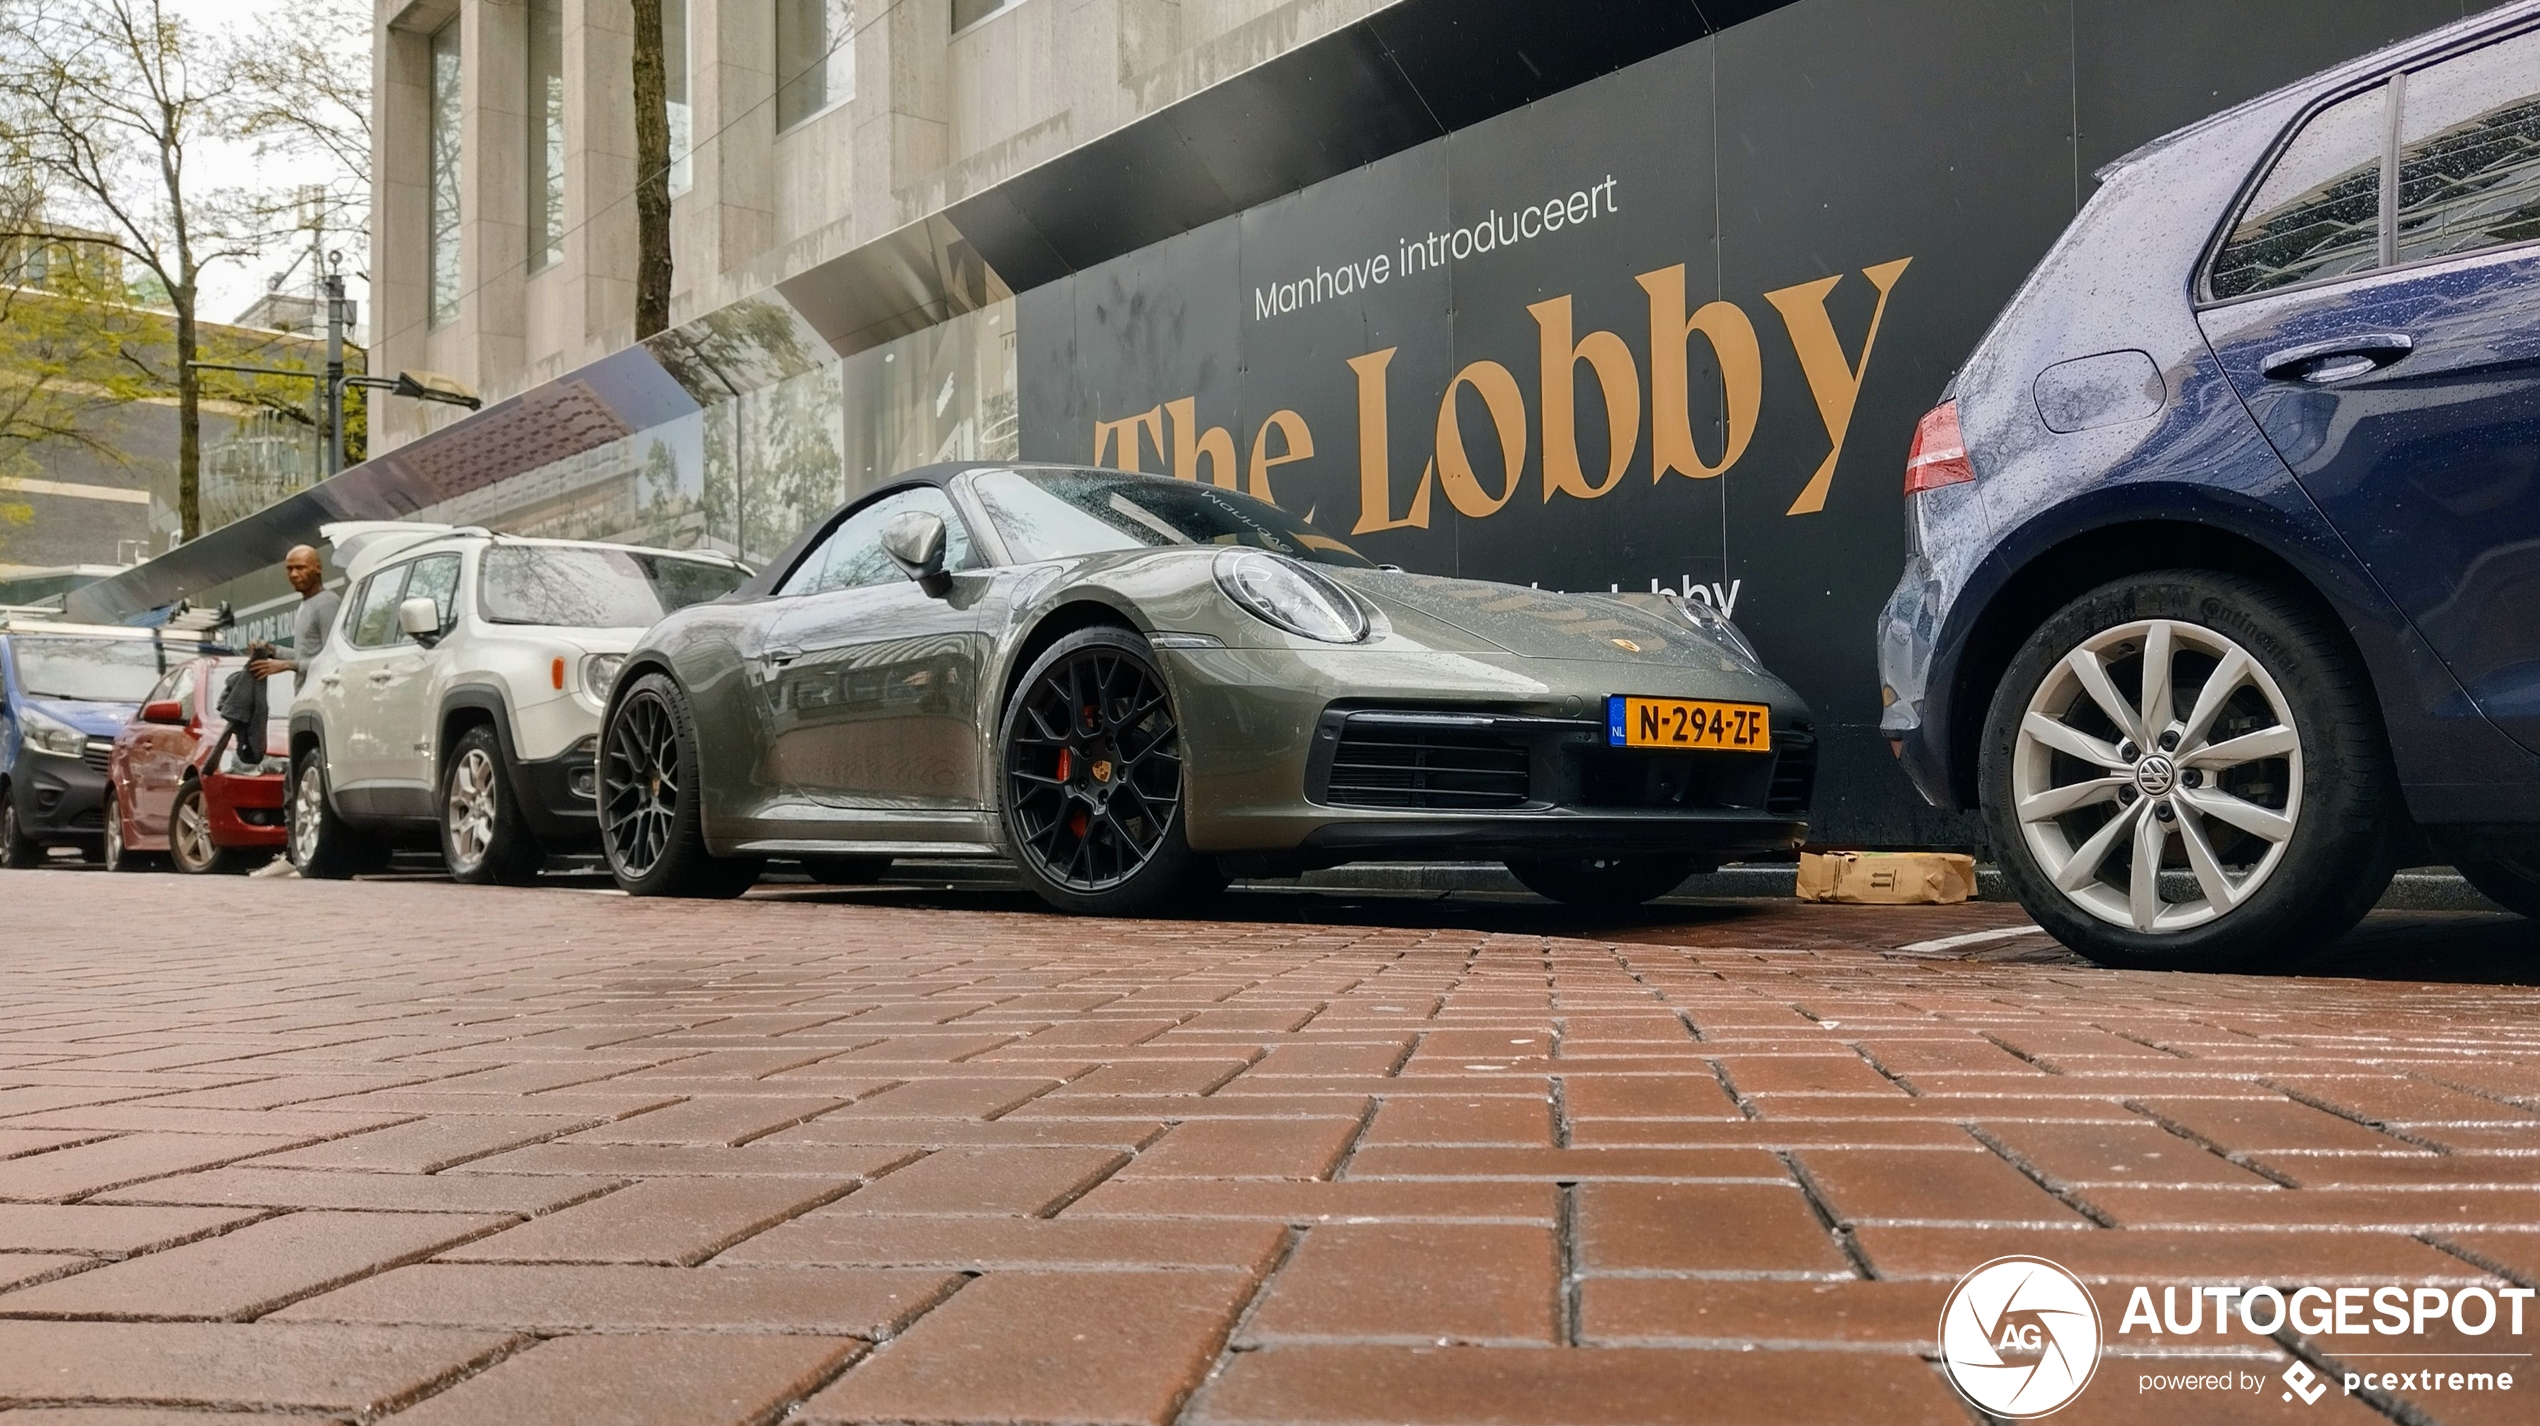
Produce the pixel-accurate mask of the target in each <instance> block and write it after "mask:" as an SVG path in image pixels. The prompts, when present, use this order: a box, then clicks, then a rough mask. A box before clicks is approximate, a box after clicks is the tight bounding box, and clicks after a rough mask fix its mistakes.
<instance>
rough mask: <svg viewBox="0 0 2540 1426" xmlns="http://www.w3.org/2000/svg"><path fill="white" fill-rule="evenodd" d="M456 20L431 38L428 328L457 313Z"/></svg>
mask: <svg viewBox="0 0 2540 1426" xmlns="http://www.w3.org/2000/svg"><path fill="white" fill-rule="evenodd" d="M459 79H460V73H459V22H458V21H456V20H452V21H451V22H450V23H448V24H446V25H443V26H442V27H441V28H440V29H439V30H437V31H435V32H434V33H433V36H432V87H431V93H430V95H429V97H428V99H427V102H428V103H429V104H430V106H431V110H432V125H431V159H430V161H431V173H430V175H429V178H428V180H427V186H428V188H429V189H430V195H429V196H430V203H431V213H430V223H431V226H430V229H429V230H428V232H427V233H426V239H427V242H428V245H429V247H430V249H431V252H430V272H431V284H432V291H431V301H432V325H433V326H436V327H438V326H441V325H443V324H444V323H447V322H451V321H454V320H456V319H457V317H458V315H459V290H460V289H459V133H460V129H461V115H462V112H463V111H462V110H461V108H460V99H459Z"/></svg>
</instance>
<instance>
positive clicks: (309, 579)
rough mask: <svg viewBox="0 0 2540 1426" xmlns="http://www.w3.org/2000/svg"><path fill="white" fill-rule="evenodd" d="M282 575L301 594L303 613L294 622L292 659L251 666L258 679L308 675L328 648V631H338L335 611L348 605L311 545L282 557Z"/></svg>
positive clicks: (297, 548) (271, 660) (299, 546)
mask: <svg viewBox="0 0 2540 1426" xmlns="http://www.w3.org/2000/svg"><path fill="white" fill-rule="evenodd" d="M282 573H283V575H284V576H285V577H286V578H288V579H289V580H290V581H291V587H292V588H293V589H295V590H298V591H299V594H300V609H299V613H298V614H297V615H295V616H294V617H293V618H292V621H291V657H289V658H287V659H272V658H268V659H258V660H256V661H255V662H254V663H251V664H249V665H247V671H248V672H249V673H252V674H254V675H255V676H256V677H258V678H271V677H273V676H274V675H275V674H277V673H287V674H291V675H293V676H294V677H297V676H298V675H300V674H302V673H304V672H306V671H307V669H308V667H309V665H310V664H311V663H312V662H314V661H315V660H316V659H317V656H318V650H320V649H323V648H325V647H326V636H327V631H329V630H331V629H333V628H334V627H335V611H336V610H337V609H338V608H340V607H341V606H342V605H343V603H344V597H343V596H342V595H340V594H337V593H336V592H335V591H334V590H332V589H329V588H327V587H326V566H325V565H324V564H323V563H321V562H320V561H319V559H318V552H317V551H315V550H313V549H310V548H309V547H308V546H307V545H294V546H292V547H291V553H289V554H287V555H284V556H283V557H282Z"/></svg>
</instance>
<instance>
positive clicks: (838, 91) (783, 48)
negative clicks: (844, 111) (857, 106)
mask: <svg viewBox="0 0 2540 1426" xmlns="http://www.w3.org/2000/svg"><path fill="white" fill-rule="evenodd" d="M776 55H777V60H776V70H777V88H776V127H777V128H778V129H779V130H784V129H790V128H792V127H793V126H795V125H796V124H799V123H801V122H802V121H803V120H805V119H808V118H810V117H811V116H812V115H814V114H817V113H820V112H821V111H822V110H824V109H828V108H832V107H834V106H836V105H839V104H844V103H846V102H847V101H848V100H850V99H853V98H854V97H855V0H776Z"/></svg>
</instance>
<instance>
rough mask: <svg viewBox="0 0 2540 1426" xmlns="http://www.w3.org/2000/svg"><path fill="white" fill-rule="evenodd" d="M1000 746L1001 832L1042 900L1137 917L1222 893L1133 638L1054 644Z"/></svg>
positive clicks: (1119, 635) (1082, 635) (1010, 716)
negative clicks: (1198, 847) (1188, 816)
mask: <svg viewBox="0 0 2540 1426" xmlns="http://www.w3.org/2000/svg"><path fill="white" fill-rule="evenodd" d="M1001 743H1002V747H1003V752H1002V756H1001V757H1000V758H999V760H998V763H999V766H1000V768H1001V769H1002V771H1003V778H1002V782H1003V787H1002V791H1003V793H1004V814H1005V824H1006V834H1007V837H1008V839H1009V841H1010V843H1011V845H1012V849H1013V852H1014V856H1015V859H1016V861H1017V862H1018V863H1019V864H1020V866H1021V869H1022V871H1023V873H1024V876H1025V879H1026V880H1028V881H1029V882H1030V883H1031V884H1032V889H1033V890H1034V891H1036V892H1038V893H1039V894H1040V895H1041V897H1042V899H1043V900H1046V901H1048V902H1050V903H1051V904H1052V905H1054V906H1057V907H1059V908H1061V909H1062V910H1067V911H1076V912H1086V913H1092V914H1095V915H1109V916H1118V915H1133V914H1136V913H1138V912H1142V911H1147V910H1151V909H1154V908H1156V907H1159V906H1162V905H1164V904H1165V903H1167V902H1168V901H1171V900H1173V899H1176V898H1179V897H1182V896H1186V895H1189V894H1192V893H1194V892H1199V891H1204V890H1207V889H1208V888H1209V886H1210V883H1211V882H1212V881H1214V882H1215V884H1216V885H1220V886H1222V885H1223V884H1224V883H1223V879H1222V877H1219V876H1218V875H1217V873H1216V868H1215V865H1214V863H1213V862H1211V861H1209V860H1208V859H1205V858H1201V857H1199V856H1196V855H1194V854H1193V853H1192V851H1191V849H1190V843H1189V841H1188V840H1187V838H1186V836H1185V833H1184V828H1183V818H1182V788H1183V771H1184V769H1183V762H1182V740H1181V726H1180V724H1179V723H1178V722H1176V721H1175V718H1174V715H1173V700H1172V697H1171V695H1170V694H1169V693H1168V692H1167V690H1166V689H1165V686H1164V676H1163V674H1162V673H1161V672H1160V671H1158V669H1157V668H1156V665H1155V661H1154V658H1153V656H1152V655H1151V654H1149V653H1148V651H1147V646H1146V641H1145V640H1143V639H1141V638H1139V637H1138V636H1137V635H1136V634H1133V633H1131V632H1130V631H1128V630H1126V629H1120V628H1113V627H1108V626H1101V627H1095V628H1090V629H1080V630H1078V631H1077V632H1075V633H1073V634H1069V635H1067V636H1066V637H1065V638H1062V639H1060V640H1059V641H1058V642H1057V643H1055V644H1053V645H1051V646H1050V648H1049V649H1048V651H1047V652H1045V653H1043V654H1042V655H1041V657H1040V658H1039V659H1038V660H1037V661H1036V662H1034V664H1033V665H1032V668H1031V670H1030V671H1029V672H1027V673H1026V674H1024V676H1023V680H1022V682H1021V684H1020V685H1019V686H1018V688H1017V690H1016V692H1015V696H1014V700H1013V702H1012V703H1011V704H1009V705H1008V706H1007V709H1006V716H1005V730H1004V737H1003V738H1002V739H1001Z"/></svg>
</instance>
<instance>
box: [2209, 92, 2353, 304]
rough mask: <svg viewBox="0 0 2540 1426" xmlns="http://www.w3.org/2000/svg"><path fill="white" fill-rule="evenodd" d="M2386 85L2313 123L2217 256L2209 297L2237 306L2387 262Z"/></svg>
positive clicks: (2332, 107)
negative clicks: (2237, 301) (2234, 300)
mask: <svg viewBox="0 0 2540 1426" xmlns="http://www.w3.org/2000/svg"><path fill="white" fill-rule="evenodd" d="M2387 90H2388V86H2387V85H2386V84H2385V85H2376V86H2374V87H2373V88H2371V89H2367V90H2365V91H2364V92H2363V93H2361V94H2354V95H2349V96H2347V97H2346V98H2344V99H2341V100H2339V101H2337V102H2336V103H2334V104H2331V105H2330V106H2328V107H2327V108H2325V109H2322V110H2321V111H2319V112H2318V113H2317V114H2314V115H2312V116H2311V120H2310V122H2309V123H2307V124H2304V125H2303V126H2302V132H2300V133H2299V134H2296V135H2294V138H2293V142H2292V143H2291V144H2290V145H2288V146H2286V148H2285V150H2284V153H2283V155H2282V156H2281V157H2279V158H2278V159H2277V160H2276V161H2275V167H2274V168H2272V169H2270V170H2268V172H2267V177H2266V181H2265V182H2263V183H2261V184H2259V185H2258V191H2257V193H2256V195H2255V196H2253V197H2252V198H2250V200H2249V206H2248V208H2247V209H2246V210H2244V211H2243V212H2242V214H2241V218H2240V221H2239V223H2238V224H2237V225H2235V226H2234V227H2233V228H2232V230H2231V236H2230V237H2228V238H2226V239H2224V240H2223V245H2222V250H2221V251H2220V252H2219V253H2216V254H2215V256H2214V270H2213V275H2212V277H2211V278H2210V279H2208V282H2207V290H2208V291H2210V292H2211V293H2212V294H2213V295H2214V296H2215V297H2217V298H2225V297H2240V296H2244V295H2246V294H2248V293H2252V292H2264V291H2266V290H2268V289H2270V288H2276V287H2290V286H2292V285H2293V284H2294V283H2297V282H2312V281H2316V280H2318V279H2320V278H2326V277H2341V276H2344V275H2345V274H2347V273H2352V272H2361V271H2364V270H2366V269H2368V268H2370V267H2372V266H2373V265H2374V263H2375V262H2377V261H2378V260H2379V258H2380V247H2381V155H2382V150H2383V148H2384V147H2385V146H2386V145H2387V144H2388V142H2389V139H2390V124H2389V118H2388V114H2389V110H2388V109H2387V107H2386V104H2387V99H2388V94H2387Z"/></svg>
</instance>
